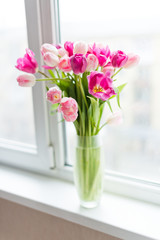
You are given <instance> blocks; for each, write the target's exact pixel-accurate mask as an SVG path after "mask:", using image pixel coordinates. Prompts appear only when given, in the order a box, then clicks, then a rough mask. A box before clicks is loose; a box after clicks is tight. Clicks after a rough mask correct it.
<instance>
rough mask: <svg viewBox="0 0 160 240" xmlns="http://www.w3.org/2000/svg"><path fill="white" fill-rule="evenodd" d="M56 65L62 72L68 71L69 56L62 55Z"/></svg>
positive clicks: (69, 66)
mask: <svg viewBox="0 0 160 240" xmlns="http://www.w3.org/2000/svg"><path fill="white" fill-rule="evenodd" d="M58 67H59V69H60V70H62V71H63V72H70V71H71V70H72V68H71V63H70V58H69V57H68V56H64V57H62V58H61V59H60V61H59V64H58Z"/></svg>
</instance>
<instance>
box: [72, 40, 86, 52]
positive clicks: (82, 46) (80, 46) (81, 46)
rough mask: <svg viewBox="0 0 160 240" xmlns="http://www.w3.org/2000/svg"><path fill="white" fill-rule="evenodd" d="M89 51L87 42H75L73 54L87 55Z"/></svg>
mask: <svg viewBox="0 0 160 240" xmlns="http://www.w3.org/2000/svg"><path fill="white" fill-rule="evenodd" d="M87 51H88V45H87V44H86V43H85V42H75V43H74V45H73V54H76V53H78V54H84V55H85V54H86V53H87Z"/></svg>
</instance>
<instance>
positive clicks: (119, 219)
mask: <svg viewBox="0 0 160 240" xmlns="http://www.w3.org/2000/svg"><path fill="white" fill-rule="evenodd" d="M0 197H1V198H4V199H7V200H10V201H13V202H16V203H19V204H21V205H24V206H27V207H30V208H33V209H36V210H39V211H42V212H45V213H48V214H50V215H53V216H56V217H59V218H62V219H65V220H68V221H71V222H74V223H77V224H80V225H82V226H85V227H88V228H91V229H94V230H97V231H100V232H103V233H106V234H109V235H112V236H115V237H118V238H121V239H124V240H132V239H133V240H143V239H144V240H147V239H148V240H149V239H150V240H151V239H152V240H153V239H154V240H155V239H157V240H158V239H160V206H158V205H154V204H149V203H144V202H140V201H137V200H133V199H129V198H124V197H122V196H118V195H113V194H110V193H104V194H103V196H102V201H101V204H100V205H99V207H97V208H94V209H85V208H82V207H80V206H79V201H78V198H77V194H76V191H75V188H74V185H73V184H71V183H68V182H64V181H60V180H57V179H53V178H51V177H46V176H42V175H38V174H33V173H29V172H25V171H21V170H15V169H11V168H7V167H2V166H1V167H0Z"/></svg>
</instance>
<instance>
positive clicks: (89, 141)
mask: <svg viewBox="0 0 160 240" xmlns="http://www.w3.org/2000/svg"><path fill="white" fill-rule="evenodd" d="M75 143H76V146H75V161H74V181H75V186H76V189H77V192H78V195H79V199H80V204H81V206H83V207H86V208H93V207H96V206H97V205H98V203H99V201H100V198H101V195H102V191H103V169H104V168H103V155H102V145H101V141H100V136H99V135H95V136H77V137H76V141H75Z"/></svg>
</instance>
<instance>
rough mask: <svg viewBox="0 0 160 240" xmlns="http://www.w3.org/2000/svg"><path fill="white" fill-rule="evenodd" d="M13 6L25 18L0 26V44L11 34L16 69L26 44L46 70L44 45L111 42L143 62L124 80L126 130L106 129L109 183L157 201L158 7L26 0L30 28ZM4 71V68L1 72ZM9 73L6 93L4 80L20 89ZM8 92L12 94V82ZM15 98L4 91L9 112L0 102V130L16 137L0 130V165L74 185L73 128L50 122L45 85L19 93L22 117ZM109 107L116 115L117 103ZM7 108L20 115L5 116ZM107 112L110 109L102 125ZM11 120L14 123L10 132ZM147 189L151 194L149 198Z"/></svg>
mask: <svg viewBox="0 0 160 240" xmlns="http://www.w3.org/2000/svg"><path fill="white" fill-rule="evenodd" d="M8 4H11V1H9V0H8ZM144 5H145V7H144ZM14 6H17V8H16V9H15V10H14V15H15V11H17V15H18V17H19V16H21V15H22V16H21V20H22V21H18V20H14V21H13V22H12V23H11V22H8V23H7V24H12V25H11V26H10V25H9V27H10V29H9V30H7V29H8V25H6V28H5V29H4V25H0V28H1V29H0V31H1V32H0V34H1V36H2V37H1V40H0V41H3V42H5V39H4V36H5V34H11V35H6V36H7V39H11V37H10V38H8V36H12V37H13V39H12V41H13V43H12V45H11V44H10V42H8V44H7V43H6V42H5V43H6V45H5V47H6V48H7V46H10V47H11V51H13V52H12V54H11V59H10V60H9V61H10V64H11V65H10V66H11V68H12V67H13V65H14V63H15V60H16V58H17V56H18V57H19V56H20V55H23V54H24V52H23V51H24V49H25V46H27V45H28V46H29V48H31V49H32V50H33V51H34V52H35V54H36V59H38V62H39V63H41V56H40V46H41V44H42V43H45V42H50V43H51V42H53V43H59V42H61V43H64V42H65V41H67V40H70V41H76V40H84V41H86V42H93V41H96V42H102V43H107V44H108V45H109V47H110V49H111V50H113V49H114V50H115V49H122V50H124V51H125V52H126V53H129V52H130V51H132V52H135V53H137V54H139V55H140V57H141V62H140V64H139V66H138V67H136V68H134V69H131V70H128V71H127V70H126V71H124V72H122V73H121V74H120V75H119V81H120V82H121V83H123V82H128V85H127V86H126V89H125V91H124V93H123V94H122V97H121V106H122V108H123V112H124V123H123V125H122V126H120V127H115V128H113V127H109V126H107V127H106V128H105V129H103V133H104V139H105V146H106V148H105V149H106V152H105V156H106V178H107V181H108V184H107V187H106V188H107V189H108V190H110V191H116V192H120V193H124V194H126V192H128V193H127V194H129V195H131V196H134V197H136V193H137V196H138V195H141V196H140V198H143V199H147V198H148V199H149V200H151V201H154V202H157V201H159V200H157V199H159V196H158V193H159V189H160V188H159V187H160V186H159V184H160V174H159V173H160V163H159V159H160V150H159V145H160V114H159V101H160V99H159V78H160V76H159V74H160V73H159V55H160V46H159V40H160V27H159V21H160V17H159V11H158V9H159V8H158V0H153V1H152V2H146V1H144V0H141V1H138V0H136V1H133V2H130V1H127V0H122V1H118V0H116V1H105V0H100V1H98V3H97V2H94V1H91V0H89V1H84V0H81V1H80V2H79V1H74V0H68V1H65V0H59V1H58V0H47V1H43V0H37V1H28V0H25V11H26V23H25V18H24V5H23V2H21V1H20V0H16V4H15V2H14ZM18 6H19V7H18ZM124 6H125V7H124ZM5 7H6V3H5V5H3V4H2V8H1V10H0V11H2V12H3V9H4V8H5ZM70 9H72V11H70ZM151 9H152V10H151ZM19 14H21V15H19ZM16 21H17V22H18V24H17V22H16ZM1 22H3V21H1ZM19 22H20V23H19ZM26 26H27V27H26ZM26 29H27V31H26ZM26 33H27V34H26ZM27 37H28V44H27ZM17 39H18V40H17ZM1 44H2V43H1ZM2 50H3V49H2ZM15 50H16V51H15ZM2 52H3V56H4V58H6V62H7V64H8V59H7V58H8V56H6V52H5V53H4V50H3V51H2ZM7 52H9V49H7ZM12 58H13V59H12ZM2 60H3V59H2ZM3 64H4V62H3V61H2V64H1V66H3ZM7 64H5V65H7ZM5 65H4V67H5V69H6V66H5ZM8 72H9V73H8V75H7V70H5V71H4V73H3V81H2V82H1V83H0V84H2V87H1V89H4V88H5V86H6V81H11V80H12V81H13V82H14V84H15V78H16V77H15V72H14V71H13V72H12V70H11V71H8ZM12 84H13V83H12ZM9 87H10V89H11V88H12V87H11V83H9ZM14 88H16V87H15V86H14ZM7 89H8V85H7ZM10 91H11V90H10ZM10 91H9V94H8V92H7V94H6V95H4V93H3V92H4V91H3V92H1V97H2V99H3V102H4V101H5V102H6V105H5V109H4V106H3V104H2V103H0V105H1V109H2V110H3V111H5V113H4V114H3V117H2V118H1V119H0V123H2V125H3V126H5V124H4V123H6V125H7V126H9V127H10V128H11V130H10V129H9V128H7V129H6V130H7V131H8V132H7V131H6V130H5V129H3V128H0V138H1V141H0V161H1V162H2V163H3V164H10V165H13V166H18V167H22V168H26V169H31V170H34V171H38V172H41V173H45V174H49V175H56V176H58V177H60V178H61V177H62V178H66V179H72V173H71V172H72V164H73V163H72V156H71V155H72V152H73V151H72V146H71V142H73V137H74V133H75V131H74V127H73V125H72V124H70V123H67V124H63V123H61V124H58V121H59V120H60V115H58V114H57V115H54V116H50V115H49V104H48V103H47V102H46V100H45V84H44V83H38V84H36V86H35V87H34V88H33V89H32V93H31V91H30V90H28V89H26V90H25V89H24V91H23V89H18V88H16V90H15V91H16V97H17V98H14V104H15V107H16V109H18V110H14V107H13V105H12V104H13V103H12V104H11V103H10V102H9V101H10V98H7V97H8V96H10ZM2 94H3V95H2ZM11 94H13V93H11ZM6 96H7V97H6ZM32 100H33V101H32ZM7 101H8V104H9V106H8V107H7ZM112 104H113V109H114V110H115V111H116V107H115V106H114V102H113V103H112ZM32 105H33V106H32ZM24 106H25V107H24ZM6 107H7V109H11V110H10V111H14V112H15V111H16V112H17V111H18V113H17V114H14V113H12V114H11V113H8V112H7V111H6ZM24 110H25V111H24ZM108 112H109V109H107V106H106V112H105V114H104V121H105V119H106V118H107V115H108ZM5 114H6V115H5ZM12 115H14V116H12ZM12 118H13V119H15V120H14V121H13V120H12ZM17 118H18V120H16V119H17ZM20 119H21V120H20ZM7 121H11V122H12V125H11V124H8V122H7ZM15 121H16V123H17V121H18V123H19V125H18V126H17V124H16V126H15V127H14V128H13V127H12V126H14V122H15ZM0 125H1V124H0ZM24 125H25V127H24ZM4 130H5V131H6V132H5V131H4ZM22 130H23V132H22ZM18 133H19V135H18ZM115 148H116V151H114V149H115ZM54 169H56V171H55V170H54ZM114 183H116V184H114ZM130 186H132V188H131V187H130ZM146 189H147V191H146ZM149 190H150V191H152V195H150V191H149ZM140 192H141V193H140ZM144 192H145V194H144ZM147 193H148V195H147ZM149 195H150V196H149Z"/></svg>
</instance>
